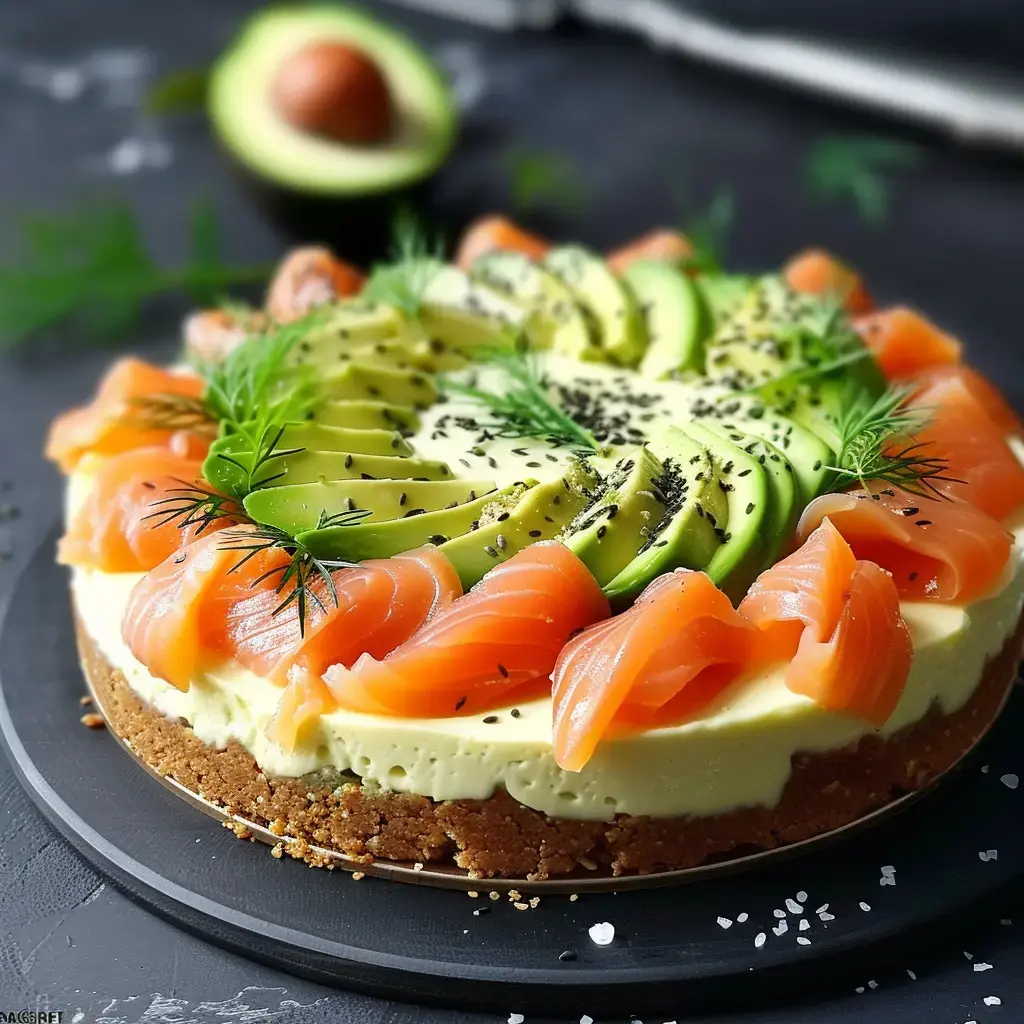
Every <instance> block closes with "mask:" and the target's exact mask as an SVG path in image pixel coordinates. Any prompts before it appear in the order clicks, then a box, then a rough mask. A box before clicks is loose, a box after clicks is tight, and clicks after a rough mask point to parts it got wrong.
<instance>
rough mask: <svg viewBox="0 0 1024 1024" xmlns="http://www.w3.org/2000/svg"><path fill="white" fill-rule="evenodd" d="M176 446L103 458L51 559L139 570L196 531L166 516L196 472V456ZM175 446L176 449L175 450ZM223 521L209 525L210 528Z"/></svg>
mask: <svg viewBox="0 0 1024 1024" xmlns="http://www.w3.org/2000/svg"><path fill="white" fill-rule="evenodd" d="M180 440H181V441H182V445H183V447H182V446H175V444H174V442H173V441H172V444H171V445H168V446H165V447H154V448H135V449H132V450H131V451H126V452H121V453H120V454H119V455H112V456H110V457H109V458H106V459H103V460H102V461H101V463H100V465H99V468H98V469H97V470H96V472H95V474H94V475H93V478H92V481H91V489H90V491H89V494H88V495H87V497H86V499H85V501H84V502H83V503H82V505H81V506H80V507H79V509H78V510H77V511H76V512H75V514H74V516H73V517H72V518H71V521H70V522H69V524H68V528H67V531H66V533H65V534H64V536H63V537H62V538H61V540H60V541H59V543H58V545H57V561H58V562H60V563H61V564H62V565H77V566H81V567H83V568H89V569H98V570H100V571H101V572H144V571H145V570H147V569H152V568H153V567H154V566H156V565H159V564H160V563H161V562H162V561H163V560H164V559H165V558H166V557H167V556H168V555H170V554H173V553H174V552H175V551H177V550H178V549H179V548H180V547H181V546H182V544H183V543H185V542H186V541H187V540H189V539H191V537H192V536H193V535H194V534H195V533H197V532H201V527H202V524H196V526H194V527H189V529H188V530H182V529H181V528H180V526H179V523H178V521H177V520H176V519H175V518H173V517H172V516H171V515H169V510H170V509H171V508H172V507H173V506H174V505H175V504H176V503H177V499H178V498H179V497H180V496H181V494H182V492H183V491H187V490H189V489H190V488H191V487H192V486H193V485H194V482H195V481H197V480H198V479H199V477H200V476H201V475H202V465H203V464H202V460H201V458H196V457H195V453H194V451H190V450H189V443H190V442H189V441H188V439H187V438H180ZM176 447H177V450H176ZM227 523H228V520H223V521H218V522H216V523H211V524H210V526H209V527H208V529H209V530H210V531H211V532H212V531H213V530H214V529H217V528H219V527H221V526H224V525H227Z"/></svg>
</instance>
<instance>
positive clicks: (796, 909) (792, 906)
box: [786, 898, 804, 914]
mask: <svg viewBox="0 0 1024 1024" xmlns="http://www.w3.org/2000/svg"><path fill="white" fill-rule="evenodd" d="M786 909H787V910H788V911H789V912H790V913H791V914H802V913H803V912H804V908H803V907H801V906H800V904H799V903H797V901H796V900H792V899H788V898H787V899H786Z"/></svg>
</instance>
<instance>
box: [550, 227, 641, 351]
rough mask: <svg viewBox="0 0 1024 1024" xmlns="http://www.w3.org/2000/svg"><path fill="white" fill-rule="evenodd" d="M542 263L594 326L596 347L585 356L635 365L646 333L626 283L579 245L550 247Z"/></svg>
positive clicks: (634, 299) (597, 257)
mask: <svg viewBox="0 0 1024 1024" xmlns="http://www.w3.org/2000/svg"><path fill="white" fill-rule="evenodd" d="M544 266H545V267H546V268H547V269H548V270H550V271H551V273H553V274H554V275H555V276H556V277H557V278H558V279H559V280H560V281H561V282H562V284H564V285H565V286H566V288H568V289H569V291H570V292H571V293H572V294H573V297H574V298H575V299H576V302H577V303H578V304H579V305H580V306H581V307H582V309H583V311H584V313H585V314H586V315H587V316H588V318H589V319H590V321H591V323H592V325H593V327H594V333H593V341H594V345H595V346H596V348H595V347H593V346H592V348H591V349H590V350H588V351H587V352H586V353H585V355H586V357H587V358H588V359H589V360H590V361H592V362H598V361H605V362H611V363H616V364H618V365H620V366H636V364H637V363H639V362H640V359H641V357H642V356H643V354H644V350H645V349H646V348H647V334H646V330H645V328H644V321H643V317H642V316H641V315H640V306H639V305H638V303H637V301H636V297H635V296H634V295H633V291H632V289H631V288H630V287H629V285H627V284H625V283H624V282H623V281H621V280H620V279H619V278H617V277H616V276H615V274H614V273H613V272H612V270H611V268H610V267H609V266H608V264H607V263H605V261H604V260H603V259H601V257H600V256H596V255H595V254H594V253H592V252H588V251H587V250H586V249H583V248H581V247H580V246H575V245H565V246H562V247H560V248H557V249H552V250H551V252H549V253H548V255H547V256H546V257H545V258H544ZM582 355H584V354H581V357H582Z"/></svg>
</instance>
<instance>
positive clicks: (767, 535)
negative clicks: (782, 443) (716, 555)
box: [705, 421, 803, 569]
mask: <svg viewBox="0 0 1024 1024" xmlns="http://www.w3.org/2000/svg"><path fill="white" fill-rule="evenodd" d="M705 426H706V427H707V428H708V429H709V430H713V431H714V432H715V433H716V434H720V435H721V436H722V437H724V438H726V439H727V440H729V441H731V442H732V443H733V444H734V445H736V446H737V447H738V448H742V449H743V451H744V452H746V453H747V455H751V456H753V457H754V458H755V459H757V461H758V462H759V463H760V464H761V465H762V466H763V467H764V471H765V474H766V478H767V482H768V515H767V521H766V527H765V532H764V535H763V539H764V549H765V555H764V561H763V562H762V565H761V568H762V569H763V568H766V567H767V566H769V565H773V564H774V563H775V562H776V560H777V559H778V557H779V554H780V553H781V551H782V549H783V547H784V546H785V545H786V543H787V542H788V541H789V539H790V537H791V536H792V533H793V529H794V528H795V526H796V520H797V516H799V514H800V512H801V510H802V508H803V504H802V503H801V501H800V488H799V486H798V485H797V481H796V473H795V471H794V469H793V464H792V463H791V462H790V461H789V459H787V458H786V456H785V455H783V454H782V452H781V451H779V449H778V448H776V447H775V445H773V444H772V443H771V442H770V441H765V440H764V438H762V437H756V436H754V435H753V434H747V433H744V432H743V431H742V430H739V429H738V428H737V427H734V426H732V425H726V424H724V423H715V422H708V421H705Z"/></svg>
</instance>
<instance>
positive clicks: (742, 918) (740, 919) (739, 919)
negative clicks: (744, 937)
mask: <svg viewBox="0 0 1024 1024" xmlns="http://www.w3.org/2000/svg"><path fill="white" fill-rule="evenodd" d="M749 919H750V915H749V914H748V913H747V912H746V911H745V910H744V911H743V913H742V914H737V915H736V923H737V924H746V923H747V921H748V920H749Z"/></svg>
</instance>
